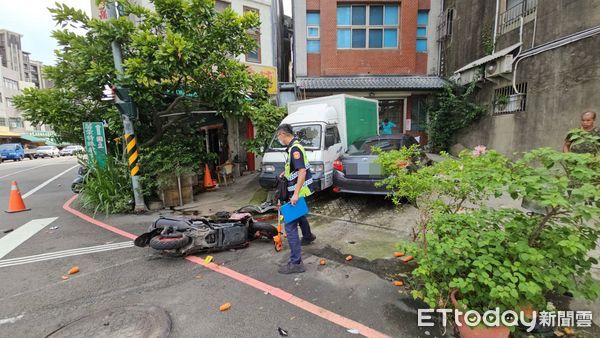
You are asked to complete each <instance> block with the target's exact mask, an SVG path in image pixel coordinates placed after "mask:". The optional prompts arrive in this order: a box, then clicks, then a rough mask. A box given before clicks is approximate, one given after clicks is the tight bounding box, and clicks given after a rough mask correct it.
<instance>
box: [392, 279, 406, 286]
mask: <svg viewBox="0 0 600 338" xmlns="http://www.w3.org/2000/svg"><path fill="white" fill-rule="evenodd" d="M394 285H396V286H402V285H404V282H402V281H401V280H397V281H394Z"/></svg>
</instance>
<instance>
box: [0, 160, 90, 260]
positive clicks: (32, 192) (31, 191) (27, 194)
mask: <svg viewBox="0 0 600 338" xmlns="http://www.w3.org/2000/svg"><path fill="white" fill-rule="evenodd" d="M77 167H79V165H74V166H72V167H71V168H69V169H67V170H65V171H63V172H62V173H60V174H58V175H56V176H54V177H52V178H51V179H49V180H47V181H46V182H44V183H42V184H40V185H38V186H37V187H35V188H33V189H31V190H29V191H28V192H27V193H26V194H24V195H23V198H24V199H25V198H27V197H29V196H31V195H33V194H35V193H36V192H37V191H38V190H40V189H42V188H43V187H45V186H47V185H48V184H50V183H51V182H52V181H54V180H55V179H57V178H59V177H61V176H62V175H64V174H66V173H68V172H69V170H72V169H75V168H77ZM0 258H2V256H0Z"/></svg>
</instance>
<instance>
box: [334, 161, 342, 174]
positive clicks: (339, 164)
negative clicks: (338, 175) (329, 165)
mask: <svg viewBox="0 0 600 338" xmlns="http://www.w3.org/2000/svg"><path fill="white" fill-rule="evenodd" d="M333 169H335V170H337V171H342V172H343V171H344V164H343V163H342V160H335V161H333Z"/></svg>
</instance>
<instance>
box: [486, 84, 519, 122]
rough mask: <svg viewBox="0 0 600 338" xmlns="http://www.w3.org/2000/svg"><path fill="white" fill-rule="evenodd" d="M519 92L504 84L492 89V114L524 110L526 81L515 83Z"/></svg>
mask: <svg viewBox="0 0 600 338" xmlns="http://www.w3.org/2000/svg"><path fill="white" fill-rule="evenodd" d="M517 90H518V92H519V94H517V93H516V92H515V89H514V88H513V86H506V87H502V88H497V89H495V90H494V101H493V102H492V103H493V107H494V110H493V111H492V115H493V116H496V115H505V114H513V113H517V112H522V111H525V109H526V108H527V107H526V103H527V82H524V83H519V84H517Z"/></svg>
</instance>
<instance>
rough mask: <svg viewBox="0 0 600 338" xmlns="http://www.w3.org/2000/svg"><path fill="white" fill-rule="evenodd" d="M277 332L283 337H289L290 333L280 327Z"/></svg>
mask: <svg viewBox="0 0 600 338" xmlns="http://www.w3.org/2000/svg"><path fill="white" fill-rule="evenodd" d="M277 331H279V335H280V336H283V337H287V336H288V332H287V331H286V330H284V329H282V328H280V327H278V328H277Z"/></svg>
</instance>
